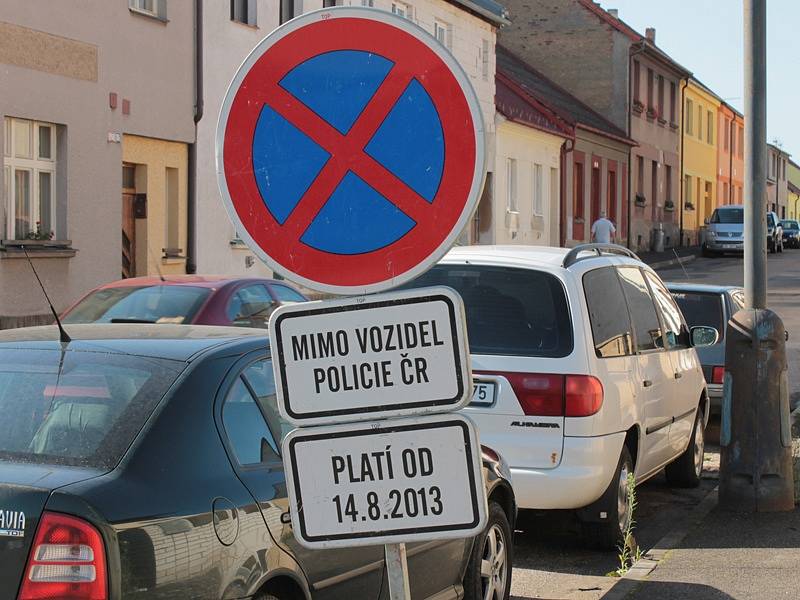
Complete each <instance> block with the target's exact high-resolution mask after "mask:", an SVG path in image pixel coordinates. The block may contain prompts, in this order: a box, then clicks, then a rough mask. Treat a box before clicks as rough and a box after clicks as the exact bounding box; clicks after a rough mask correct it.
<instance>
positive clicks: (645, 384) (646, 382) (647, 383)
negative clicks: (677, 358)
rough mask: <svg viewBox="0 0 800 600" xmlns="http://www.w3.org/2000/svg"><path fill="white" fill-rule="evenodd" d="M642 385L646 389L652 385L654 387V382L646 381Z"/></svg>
mask: <svg viewBox="0 0 800 600" xmlns="http://www.w3.org/2000/svg"><path fill="white" fill-rule="evenodd" d="M642 384H643V385H644V387H650V386H651V385H653V382H652V381H650V380H649V379H645V380H644V381H643V382H642Z"/></svg>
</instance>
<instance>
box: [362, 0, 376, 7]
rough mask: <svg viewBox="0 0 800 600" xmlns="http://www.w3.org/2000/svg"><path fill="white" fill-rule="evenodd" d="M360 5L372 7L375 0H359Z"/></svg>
mask: <svg viewBox="0 0 800 600" xmlns="http://www.w3.org/2000/svg"><path fill="white" fill-rule="evenodd" d="M361 6H369V7H370V8H372V7H373V6H375V0H361Z"/></svg>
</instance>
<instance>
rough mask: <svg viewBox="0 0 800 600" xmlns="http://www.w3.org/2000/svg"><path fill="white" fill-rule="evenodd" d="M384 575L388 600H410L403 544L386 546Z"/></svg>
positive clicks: (404, 546)
mask: <svg viewBox="0 0 800 600" xmlns="http://www.w3.org/2000/svg"><path fill="white" fill-rule="evenodd" d="M383 548H384V553H385V556H386V574H387V577H388V579H389V600H411V588H410V587H409V585H408V562H407V561H406V545H405V544H402V543H401V544H386V545H385V546H384V547H383Z"/></svg>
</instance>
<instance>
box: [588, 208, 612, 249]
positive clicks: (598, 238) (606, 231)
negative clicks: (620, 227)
mask: <svg viewBox="0 0 800 600" xmlns="http://www.w3.org/2000/svg"><path fill="white" fill-rule="evenodd" d="M615 233H617V228H616V227H614V223H612V222H611V221H610V220H608V219H607V218H606V212H605V211H602V212H601V213H600V218H599V219H597V221H595V222H594V223H592V241H595V242H597V243H598V244H610V243H611V242H613V241H614V234H615Z"/></svg>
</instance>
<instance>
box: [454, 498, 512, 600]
mask: <svg viewBox="0 0 800 600" xmlns="http://www.w3.org/2000/svg"><path fill="white" fill-rule="evenodd" d="M513 549H514V546H513V540H512V534H511V525H510V524H509V522H508V516H507V515H506V511H504V510H503V507H502V506H500V505H499V504H498V503H497V502H494V501H490V502H489V515H488V519H487V522H486V528H485V529H484V530H483V531H482V532H481V533H480V535H478V536H477V537H476V538H475V542H474V543H473V545H472V554H471V555H470V557H469V564H468V565H467V572H466V574H465V575H464V600H507V599H508V597H509V596H510V595H511V560H512V551H513Z"/></svg>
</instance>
